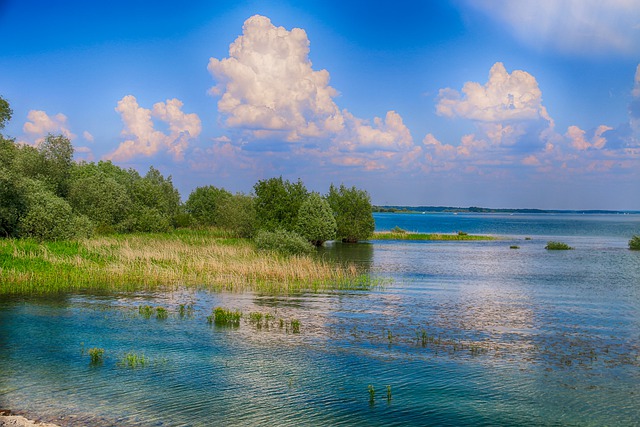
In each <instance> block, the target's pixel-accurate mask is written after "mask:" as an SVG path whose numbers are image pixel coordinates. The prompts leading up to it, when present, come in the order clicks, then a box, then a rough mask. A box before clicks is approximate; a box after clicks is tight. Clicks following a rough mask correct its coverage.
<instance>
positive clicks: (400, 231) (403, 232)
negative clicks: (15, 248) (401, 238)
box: [391, 225, 407, 234]
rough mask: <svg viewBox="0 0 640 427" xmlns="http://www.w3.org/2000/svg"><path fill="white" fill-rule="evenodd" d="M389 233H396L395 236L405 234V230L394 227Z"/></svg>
mask: <svg viewBox="0 0 640 427" xmlns="http://www.w3.org/2000/svg"><path fill="white" fill-rule="evenodd" d="M391 232H392V233H396V234H406V233H407V230H405V229H404V228H400V227H398V226H397V225H396V226H395V227H393V228H392V229H391Z"/></svg>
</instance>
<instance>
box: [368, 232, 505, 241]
mask: <svg viewBox="0 0 640 427" xmlns="http://www.w3.org/2000/svg"><path fill="white" fill-rule="evenodd" d="M371 239H372V240H425V241H429V240H432V241H468V240H496V238H495V237H493V236H483V235H474V234H466V233H458V234H438V233H411V232H406V231H405V232H379V233H374V234H373V236H372V237H371Z"/></svg>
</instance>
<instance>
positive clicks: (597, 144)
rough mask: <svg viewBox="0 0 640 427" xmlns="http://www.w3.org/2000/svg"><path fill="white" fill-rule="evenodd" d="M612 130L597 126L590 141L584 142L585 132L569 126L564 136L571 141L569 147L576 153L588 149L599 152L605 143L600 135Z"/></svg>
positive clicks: (604, 126) (604, 139)
mask: <svg viewBox="0 0 640 427" xmlns="http://www.w3.org/2000/svg"><path fill="white" fill-rule="evenodd" d="M612 129H613V128H612V127H609V126H606V125H600V126H598V127H597V128H596V130H595V131H594V132H593V138H592V139H591V141H587V140H586V138H585V134H586V132H585V131H583V130H582V129H580V128H579V127H578V126H569V128H568V129H567V133H566V134H565V135H566V137H567V138H569V140H570V141H571V146H572V147H573V148H575V149H576V150H578V151H584V150H588V149H589V148H595V149H598V150H601V149H602V148H604V146H605V145H606V143H607V139H606V138H605V137H603V136H602V134H603V133H605V132H607V131H609V130H612Z"/></svg>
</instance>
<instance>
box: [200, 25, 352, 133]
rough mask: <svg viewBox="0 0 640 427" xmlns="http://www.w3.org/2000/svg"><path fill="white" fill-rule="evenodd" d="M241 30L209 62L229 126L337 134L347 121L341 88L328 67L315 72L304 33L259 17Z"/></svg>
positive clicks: (219, 106) (220, 106)
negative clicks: (225, 52)
mask: <svg viewBox="0 0 640 427" xmlns="http://www.w3.org/2000/svg"><path fill="white" fill-rule="evenodd" d="M242 30H243V34H242V35H241V36H239V37H238V38H237V39H236V40H235V41H234V42H233V43H232V44H231V46H230V47H229V57H228V58H224V59H222V60H218V59H216V58H211V59H210V60H209V66H208V70H209V72H210V73H211V74H212V75H213V76H214V78H215V79H216V81H217V85H216V86H215V87H214V88H213V89H212V90H211V93H212V94H213V95H220V94H221V95H222V97H221V98H220V100H219V101H218V111H220V112H221V113H222V114H223V115H225V116H226V121H225V123H226V124H227V126H230V127H240V128H244V129H256V130H272V131H282V132H284V133H285V135H286V138H287V139H288V140H289V141H297V140H299V139H300V138H302V137H306V136H325V135H327V134H331V133H335V132H339V131H340V130H341V129H342V128H343V126H344V122H343V118H342V114H341V113H340V110H339V109H338V107H337V106H336V104H335V103H334V101H333V98H334V97H335V96H336V95H337V91H336V90H335V89H333V88H332V87H331V86H329V73H328V72H327V71H326V70H319V71H314V70H313V68H312V64H311V61H310V60H309V57H308V55H309V39H308V38H307V34H306V32H305V31H304V30H302V29H300V28H294V29H292V30H291V31H288V30H286V29H285V28H283V27H276V26H274V25H273V24H272V23H271V21H270V20H269V18H266V17H264V16H260V15H255V16H252V17H251V18H249V19H247V20H246V21H245V23H244V26H243V28H242Z"/></svg>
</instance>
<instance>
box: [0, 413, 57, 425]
mask: <svg viewBox="0 0 640 427" xmlns="http://www.w3.org/2000/svg"><path fill="white" fill-rule="evenodd" d="M0 427H58V426H57V425H55V424H49V423H36V422H34V421H30V420H28V419H26V418H25V417H21V416H19V415H9V416H0Z"/></svg>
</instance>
